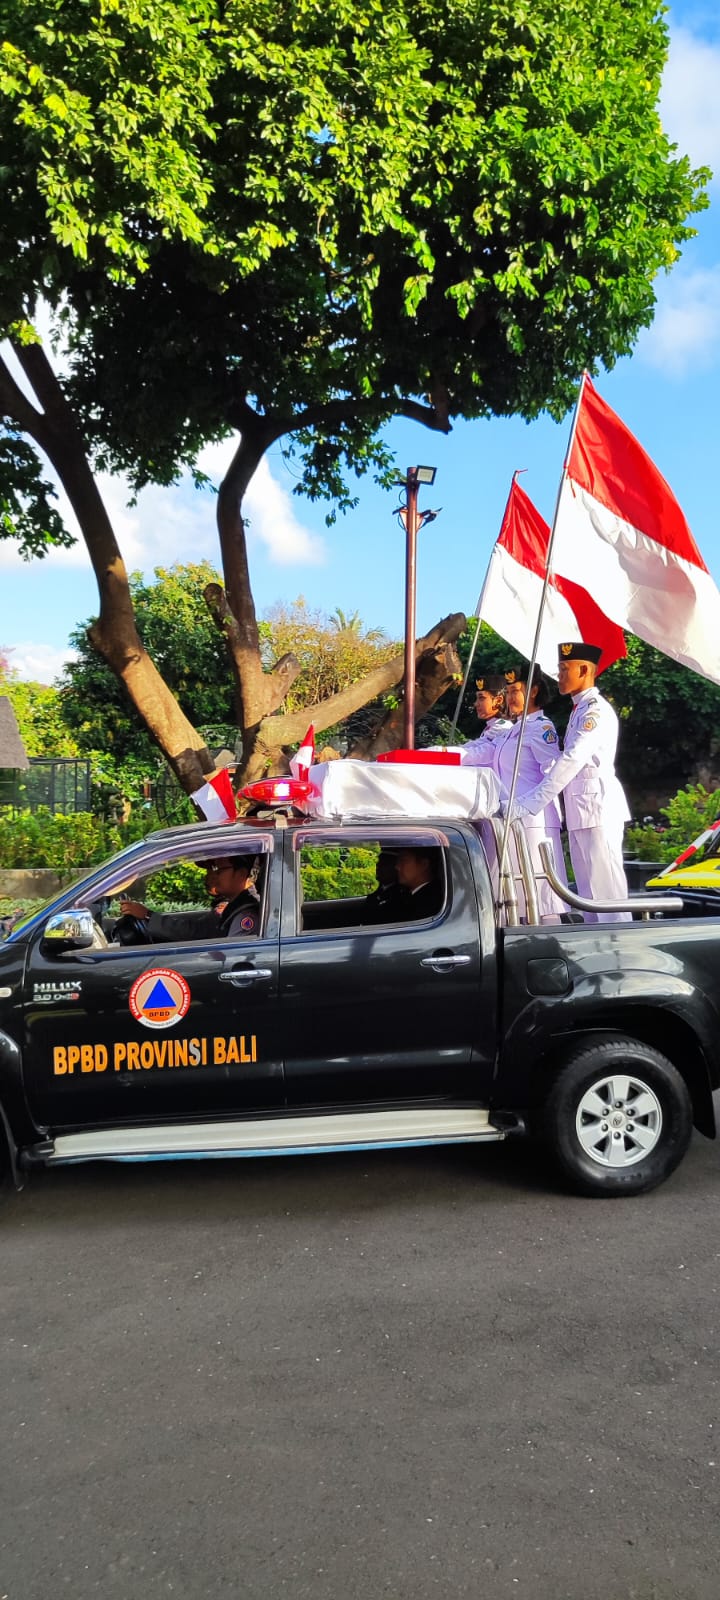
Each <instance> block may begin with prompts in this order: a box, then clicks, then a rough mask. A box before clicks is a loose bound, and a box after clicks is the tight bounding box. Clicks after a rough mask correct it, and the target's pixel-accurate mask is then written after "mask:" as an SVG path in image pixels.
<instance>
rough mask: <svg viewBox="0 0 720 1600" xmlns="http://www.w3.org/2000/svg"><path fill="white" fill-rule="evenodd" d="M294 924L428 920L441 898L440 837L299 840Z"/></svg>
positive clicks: (369, 926) (302, 927)
mask: <svg viewBox="0 0 720 1600" xmlns="http://www.w3.org/2000/svg"><path fill="white" fill-rule="evenodd" d="M297 900H298V904H297V928H298V931H301V932H313V931H315V930H317V931H321V930H322V931H326V930H328V929H332V928H338V929H340V928H344V929H347V928H356V929H358V931H360V930H364V929H366V930H367V931H368V932H371V931H372V930H373V929H377V928H378V927H379V926H383V925H388V924H398V923H404V922H418V921H427V920H432V919H433V918H435V917H436V916H438V915H439V914H440V912H441V911H442V910H443V907H444V905H445V901H446V869H445V861H444V852H443V849H442V846H441V844H440V842H439V841H438V842H437V843H436V842H435V841H434V840H431V841H430V842H426V841H425V840H424V839H422V838H418V837H417V836H415V837H410V838H408V839H407V841H403V839H402V838H401V837H399V838H398V839H397V840H395V839H393V840H392V841H391V842H388V841H381V840H379V839H378V838H376V837H375V838H373V837H372V836H369V837H368V838H367V839H357V838H354V839H353V840H352V841H348V842H347V843H344V842H342V841H337V840H334V839H328V840H321V841H318V842H317V843H316V842H313V843H307V842H303V843H302V844H301V845H300V848H299V851H298V895H297Z"/></svg>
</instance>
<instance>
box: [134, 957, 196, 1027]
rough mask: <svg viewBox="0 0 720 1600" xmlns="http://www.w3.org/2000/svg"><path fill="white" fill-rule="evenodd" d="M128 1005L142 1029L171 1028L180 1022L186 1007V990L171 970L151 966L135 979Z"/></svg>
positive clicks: (177, 973)
mask: <svg viewBox="0 0 720 1600" xmlns="http://www.w3.org/2000/svg"><path fill="white" fill-rule="evenodd" d="M128 1004H129V1006H130V1010H131V1012H132V1015H133V1016H134V1018H135V1021H136V1022H140V1023H142V1026H143V1027H144V1028H171V1027H172V1026H173V1023H175V1022H181V1021H182V1019H183V1017H184V1016H185V1014H186V1012H187V1010H188V1008H189V1006H190V987H189V985H188V983H187V982H186V980H185V978H183V976H182V973H180V972H174V971H173V969H172V967H151V968H150V971H149V972H143V974H142V976H141V977H140V978H136V980H135V982H134V984H133V986H132V989H131V990H130V994H129V995H128Z"/></svg>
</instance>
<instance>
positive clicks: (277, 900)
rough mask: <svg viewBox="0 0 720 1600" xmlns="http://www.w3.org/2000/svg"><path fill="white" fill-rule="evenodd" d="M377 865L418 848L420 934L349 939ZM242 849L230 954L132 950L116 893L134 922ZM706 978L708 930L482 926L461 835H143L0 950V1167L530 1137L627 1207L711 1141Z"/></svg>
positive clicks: (253, 826)
mask: <svg viewBox="0 0 720 1600" xmlns="http://www.w3.org/2000/svg"><path fill="white" fill-rule="evenodd" d="M381 848H386V849H395V850H397V849H403V848H404V849H411V850H418V849H423V850H425V851H428V850H429V851H430V852H431V854H432V858H433V862H434V884H435V895H436V898H435V903H434V905H433V906H431V907H430V908H429V911H428V914H426V915H424V916H422V917H420V918H418V917H414V916H413V915H412V913H411V912H410V911H408V913H407V914H406V913H405V912H404V911H403V908H402V905H401V904H400V903H399V902H398V904H397V905H396V907H395V912H394V914H395V916H396V920H395V921H392V922H373V921H371V920H369V919H368V913H367V906H368V901H367V898H366V896H367V894H368V893H369V891H370V890H371V888H372V886H373V884H374V877H373V870H374V864H375V861H376V859H377V856H378V853H379V851H380V850H381ZM240 852H241V853H242V854H243V855H246V854H248V853H249V854H251V855H252V856H253V857H254V858H255V861H256V874H255V892H256V894H257V897H258V902H259V914H258V915H257V916H254V917H251V918H249V919H247V922H248V926H249V927H250V928H252V930H253V931H252V933H250V934H247V935H238V934H237V933H236V934H234V935H233V936H232V937H222V936H221V935H220V921H219V919H218V920H217V926H215V924H214V923H213V918H212V915H208V912H207V910H205V911H203V910H202V909H201V910H200V911H198V913H197V914H196V915H194V914H192V913H188V912H187V911H184V912H178V914H177V916H176V917H173V916H172V915H171V916H169V917H168V916H167V915H165V916H163V918H162V919H161V921H159V922H158V923H157V924H156V927H157V928H159V930H160V937H161V939H162V941H163V942H155V943H149V942H148V931H149V926H150V928H152V926H153V925H152V924H150V925H148V924H147V922H138V923H137V924H133V923H132V922H131V923H130V925H129V927H128V919H127V917H125V918H120V919H119V911H118V905H119V901H120V899H121V898H122V897H123V896H129V897H131V898H133V899H134V900H135V901H137V900H140V901H142V902H143V903H144V904H147V905H150V906H152V904H153V898H155V899H156V900H157V899H158V897H159V887H160V886H161V885H162V882H163V881H166V882H167V878H168V874H169V873H170V872H172V873H173V874H175V876H176V877H177V873H178V871H179V869H180V868H182V869H183V870H186V869H188V866H189V864H193V866H194V869H195V872H196V874H197V872H198V868H199V869H200V873H199V884H200V897H199V902H198V903H199V905H200V906H201V907H202V905H203V903H204V890H203V888H202V884H203V878H202V869H203V864H207V863H209V862H210V861H211V860H213V859H216V858H217V857H218V856H220V857H222V858H225V859H227V858H228V857H232V856H233V855H234V854H235V853H240ZM341 868H342V869H343V871H344V873H345V876H344V878H343V877H342V874H340V875H339V873H340V869H341ZM348 872H349V873H350V877H348ZM363 874H364V875H365V877H363ZM163 875H164V879H163ZM353 875H354V876H353ZM348 882H350V883H351V886H353V893H352V894H350V895H348V894H347V885H348ZM338 883H340V884H341V885H343V886H344V888H343V898H338V891H337V885H338ZM356 890H357V892H355V891H356ZM310 895H312V898H311V897H310ZM118 919H119V920H118ZM118 930H119V931H118ZM120 939H122V940H123V941H127V940H128V939H129V940H130V941H131V942H119V940H120ZM135 940H136V941H137V942H134V941H135ZM719 966H720V924H718V923H715V922H712V921H708V919H703V920H702V921H698V922H692V921H688V920H679V921H661V920H654V921H646V922H644V923H643V922H632V923H626V924H622V923H607V924H601V923H597V924H595V925H591V924H585V925H581V924H579V923H571V922H568V923H567V924H558V925H557V926H552V927H550V926H547V927H542V926H538V925H534V926H533V925H525V926H521V925H518V926H509V927H508V926H506V927H499V926H498V925H497V920H496V916H495V910H494V902H493V889H492V883H491V877H490V874H489V870H488V862H487V858H486V854H485V850H484V848H483V844H482V842H481V840H480V838H479V836H478V833H477V831H476V829H475V828H474V827H473V826H471V825H470V824H469V823H465V822H459V821H447V822H445V821H421V822H416V821H413V820H402V819H394V820H381V821H377V820H373V821H368V822H365V823H360V822H355V823H351V824H345V825H338V824H330V823H327V822H319V821H314V822H313V821H302V820H300V821H297V820H296V821H290V822H287V821H285V819H282V818H280V819H278V820H276V821H273V820H269V821H266V822H262V823H261V822H258V821H255V822H249V821H245V822H242V823H238V824H231V825H225V826H221V827H215V826H212V825H210V824H207V823H205V824H197V825H191V826H190V827H185V828H179V829H173V830H168V831H165V832H161V833H156V834H153V835H152V836H150V837H149V838H147V839H145V840H144V841H143V842H142V843H141V844H137V845H133V846H132V847H131V848H129V849H127V850H125V851H123V852H122V853H121V854H120V855H118V856H116V857H115V858H114V859H113V860H111V861H110V862H108V863H107V864H106V865H105V866H103V867H100V868H97V869H95V870H94V871H93V872H92V873H90V874H89V875H88V876H87V877H86V878H85V879H84V880H83V881H82V882H80V883H78V884H76V885H74V887H73V888H72V889H69V890H66V891H65V892H64V893H63V894H61V895H60V896H58V898H57V899H56V900H55V901H53V902H51V903H50V904H48V905H47V906H46V907H45V908H44V909H43V911H41V912H40V913H38V914H37V915H36V916H34V917H33V918H32V919H31V920H29V921H28V922H26V923H25V925H24V926H21V927H18V928H16V929H15V930H14V931H13V932H12V933H11V934H10V936H9V938H8V939H6V940H5V941H4V943H3V944H2V945H0V1138H1V1142H2V1146H3V1149H2V1155H3V1159H4V1162H5V1165H6V1168H7V1171H8V1172H9V1173H10V1174H11V1175H12V1176H13V1177H14V1179H15V1181H16V1182H18V1183H19V1182H21V1181H22V1176H23V1174H24V1173H25V1172H27V1170H28V1169H30V1168H32V1167H35V1166H39V1165H42V1166H54V1165H56V1164H59V1163H66V1162H76V1161H84V1160H96V1159H113V1160H143V1159H151V1158H168V1157H188V1156H200V1155H203V1156H212V1155H214V1156H251V1155H270V1154H288V1153H291V1152H298V1153H307V1152H311V1151H313V1152H320V1151H325V1150H333V1151H337V1150H357V1149H364V1150H366V1149H374V1148H377V1147H383V1146H385V1147H387V1146H403V1145H418V1144H441V1143H443V1144H444V1143H455V1142H476V1143H478V1144H479V1143H482V1142H483V1141H485V1140H501V1139H505V1138H506V1137H508V1136H510V1135H512V1134H522V1133H524V1132H527V1131H532V1132H533V1133H538V1134H539V1135H540V1136H541V1137H542V1138H543V1139H544V1140H545V1141H546V1145H547V1148H548V1151H549V1153H550V1154H551V1155H552V1157H553V1158H554V1160H555V1161H556V1163H559V1166H560V1168H561V1169H562V1172H563V1173H564V1175H565V1178H566V1179H569V1180H570V1181H571V1183H572V1185H573V1186H574V1187H575V1188H576V1189H579V1190H581V1191H582V1192H584V1193H586V1194H588V1195H617V1194H635V1193H638V1192H640V1191H642V1190H646V1189H649V1188H651V1187H653V1186H654V1185H655V1184H657V1183H659V1182H661V1181H662V1179H664V1178H665V1177H667V1176H668V1174H669V1173H670V1172H671V1171H672V1170H673V1168H674V1167H675V1166H676V1165H677V1163H678V1162H679V1161H680V1160H681V1158H682V1156H683V1155H684V1153H685V1151H686V1149H687V1146H688V1143H689V1141H690V1136H691V1132H692V1127H693V1123H694V1124H695V1126H696V1127H698V1128H699V1129H700V1130H701V1131H702V1132H703V1133H704V1134H706V1135H708V1136H709V1137H711V1138H712V1137H714V1134H715V1122H714V1113H713V1100H712V1091H713V1089H715V1088H716V1087H717V1086H718V1084H720V1026H719V1018H718V970H719Z"/></svg>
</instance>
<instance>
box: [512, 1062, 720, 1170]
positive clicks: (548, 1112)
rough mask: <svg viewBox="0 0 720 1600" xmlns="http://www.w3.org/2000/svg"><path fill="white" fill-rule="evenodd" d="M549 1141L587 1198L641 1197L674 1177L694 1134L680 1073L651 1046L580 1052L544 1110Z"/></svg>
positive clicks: (557, 1081)
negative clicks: (674, 1172)
mask: <svg viewBox="0 0 720 1600" xmlns="http://www.w3.org/2000/svg"><path fill="white" fill-rule="evenodd" d="M543 1123H544V1131H545V1135H546V1138H547V1141H548V1143H549V1145H550V1147H551V1149H552V1151H553V1153H554V1155H555V1157H556V1159H557V1161H558V1162H559V1164H560V1167H561V1168H562V1170H563V1172H564V1173H565V1174H566V1176H567V1177H568V1178H569V1179H570V1180H571V1182H572V1184H573V1187H574V1188H575V1189H578V1190H579V1191H580V1193H581V1194H587V1195H605V1196H607V1197H608V1198H611V1197H612V1196H613V1195H620V1194H641V1193H642V1192H643V1191H644V1190H646V1189H654V1188H655V1186H656V1185H657V1184H659V1183H662V1182H663V1181H664V1179H665V1178H667V1177H669V1175H670V1173H671V1172H673V1171H674V1169H675V1167H676V1166H677V1165H678V1163H679V1162H680V1161H682V1158H683V1156H684V1154H685V1151H686V1150H687V1147H688V1145H689V1143H690V1137H691V1134H692V1124H693V1118H692V1104H691V1101H690V1095H689V1093H688V1088H687V1084H686V1083H685V1081H684V1079H683V1078H682V1077H681V1076H680V1073H679V1072H678V1071H677V1069H676V1068H675V1067H674V1066H673V1065H672V1062H671V1061H668V1060H667V1057H666V1056H663V1055H661V1054H660V1051H659V1050H653V1049H652V1048H651V1047H650V1046H649V1045H644V1044H641V1043H640V1041H639V1040H637V1039H624V1038H614V1039H605V1040H603V1041H601V1042H596V1043H588V1044H586V1045H583V1046H579V1047H578V1048H577V1049H576V1051H575V1052H574V1053H573V1055H572V1056H571V1057H570V1058H569V1059H568V1060H567V1061H566V1064H565V1066H564V1067H563V1068H562V1069H561V1071H560V1072H559V1074H558V1076H557V1078H556V1079H555V1082H554V1083H553V1085H552V1088H551V1090H550V1093H549V1095H548V1098H547V1101H546V1102H545V1106H544V1110H543Z"/></svg>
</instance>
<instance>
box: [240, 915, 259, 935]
mask: <svg viewBox="0 0 720 1600" xmlns="http://www.w3.org/2000/svg"><path fill="white" fill-rule="evenodd" d="M240 927H241V928H242V931H243V933H254V932H255V918H254V917H241V918H240Z"/></svg>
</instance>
